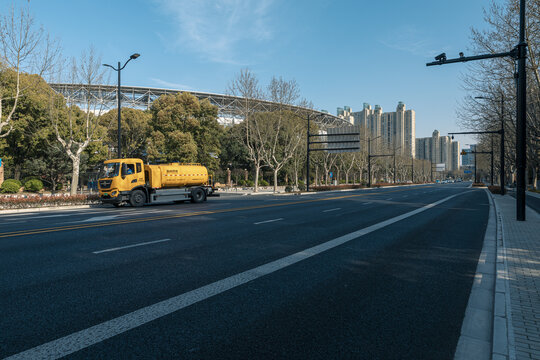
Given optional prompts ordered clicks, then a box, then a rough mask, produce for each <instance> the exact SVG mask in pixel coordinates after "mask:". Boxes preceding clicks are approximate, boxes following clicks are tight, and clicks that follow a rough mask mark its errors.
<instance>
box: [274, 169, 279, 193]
mask: <svg viewBox="0 0 540 360" xmlns="http://www.w3.org/2000/svg"><path fill="white" fill-rule="evenodd" d="M278 171H279V170H278V169H274V192H275V193H277V175H278Z"/></svg>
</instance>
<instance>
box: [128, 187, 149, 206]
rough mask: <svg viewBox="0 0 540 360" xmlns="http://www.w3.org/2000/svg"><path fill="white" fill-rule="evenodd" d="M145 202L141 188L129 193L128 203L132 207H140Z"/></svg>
mask: <svg viewBox="0 0 540 360" xmlns="http://www.w3.org/2000/svg"><path fill="white" fill-rule="evenodd" d="M145 202H146V196H145V195H144V193H143V192H142V190H135V191H134V192H132V193H131V197H130V199H129V203H130V204H131V206H133V207H140V206H143V205H144V203H145Z"/></svg>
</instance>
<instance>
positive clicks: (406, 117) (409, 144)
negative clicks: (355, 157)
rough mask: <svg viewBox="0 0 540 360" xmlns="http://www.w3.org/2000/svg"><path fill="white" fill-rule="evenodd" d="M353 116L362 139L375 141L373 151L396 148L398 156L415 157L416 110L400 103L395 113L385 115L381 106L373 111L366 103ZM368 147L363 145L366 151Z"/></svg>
mask: <svg viewBox="0 0 540 360" xmlns="http://www.w3.org/2000/svg"><path fill="white" fill-rule="evenodd" d="M343 113H345V112H344V111H343ZM338 116H339V112H338ZM352 116H353V118H354V125H358V126H360V129H362V130H361V134H360V137H361V138H362V139H367V138H371V139H374V140H373V141H372V150H373V149H381V148H383V147H384V148H386V149H393V148H395V149H396V153H397V154H400V155H405V156H415V154H416V151H415V147H416V144H415V135H416V115H415V112H414V110H406V108H405V104H404V103H403V102H401V101H400V102H399V103H398V106H397V108H396V111H395V112H389V113H383V111H382V108H381V107H380V106H379V105H375V109H372V107H371V105H370V104H368V103H364V106H363V109H362V110H361V111H357V112H353V113H352ZM379 136H380V137H379ZM366 146H367V145H366V144H363V145H362V149H363V150H364V151H365V150H366V149H367V148H366Z"/></svg>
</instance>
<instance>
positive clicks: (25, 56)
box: [0, 8, 60, 137]
mask: <svg viewBox="0 0 540 360" xmlns="http://www.w3.org/2000/svg"><path fill="white" fill-rule="evenodd" d="M0 46H1V48H0V56H1V59H0V66H1V68H0V71H12V72H13V73H14V77H15V90H14V92H12V93H9V94H5V89H1V88H0V137H5V136H7V135H9V133H10V132H11V130H12V129H13V124H12V122H13V114H14V113H15V110H16V109H17V105H18V103H19V98H20V97H21V96H22V95H23V93H24V89H22V88H21V79H20V75H21V72H23V71H26V72H28V73H36V74H38V75H40V76H43V75H45V74H46V73H47V72H48V71H49V70H51V69H52V68H53V67H54V64H55V62H56V61H57V59H58V55H59V52H60V47H59V45H58V43H57V42H56V41H53V40H51V38H50V37H49V35H47V34H46V33H45V32H44V30H43V28H42V27H41V26H39V27H38V26H36V25H35V23H34V18H33V17H32V15H31V14H30V12H29V10H28V9H27V8H21V9H20V10H16V9H15V8H11V11H10V12H9V13H8V14H7V15H4V16H2V17H0ZM4 104H7V109H4ZM6 129H7V130H6Z"/></svg>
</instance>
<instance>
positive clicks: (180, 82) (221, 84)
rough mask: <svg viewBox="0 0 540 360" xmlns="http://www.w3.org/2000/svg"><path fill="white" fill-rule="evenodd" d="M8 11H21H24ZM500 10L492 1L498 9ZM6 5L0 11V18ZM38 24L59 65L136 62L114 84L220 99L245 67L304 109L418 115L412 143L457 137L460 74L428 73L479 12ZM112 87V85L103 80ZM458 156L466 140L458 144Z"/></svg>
mask: <svg viewBox="0 0 540 360" xmlns="http://www.w3.org/2000/svg"><path fill="white" fill-rule="evenodd" d="M19 1H20V2H17V3H18V4H26V3H27V1H26V0H24V1H21V0H19ZM501 1H502V0H501ZM10 3H11V2H10V1H7V0H3V1H2V5H1V6H2V7H3V8H4V9H3V10H4V11H5V9H6V8H7V7H8V6H9V4H10ZM29 6H30V9H31V11H32V12H33V14H34V16H35V19H36V21H37V22H38V23H41V24H42V25H43V26H44V28H45V29H46V30H47V31H48V32H49V33H50V34H51V35H52V36H53V37H57V38H58V39H59V40H60V41H61V43H62V47H63V54H64V55H65V56H67V57H70V56H78V55H79V54H80V53H81V52H82V51H83V50H85V49H88V48H89V46H90V45H93V46H94V47H95V48H96V50H97V52H98V54H100V55H101V57H102V60H103V62H105V63H110V64H115V63H116V62H117V61H119V60H125V59H127V58H128V57H129V55H130V54H132V53H134V52H138V53H140V54H141V57H140V58H139V59H137V60H136V61H133V62H131V63H130V64H129V65H128V67H127V68H126V69H125V70H124V71H123V72H122V83H123V84H124V85H133V86H150V87H165V88H174V89H185V90H197V91H206V92H216V93H223V92H225V89H226V88H227V84H228V83H229V82H230V80H231V79H232V78H233V77H234V75H235V74H236V73H238V72H239V71H240V69H242V68H245V67H249V68H250V69H251V70H252V71H253V72H254V73H255V74H256V75H257V76H258V77H259V79H260V82H261V83H262V84H267V83H268V82H269V79H270V78H271V77H272V76H273V75H276V76H283V77H284V78H285V79H295V80H296V81H297V82H298V84H299V85H300V88H301V93H302V97H305V98H306V99H308V100H311V101H312V102H313V104H314V105H315V107H316V108H317V109H327V110H329V111H330V112H331V113H334V114H335V112H336V107H341V106H343V105H349V106H351V108H352V109H353V111H355V110H360V109H361V107H362V104H363V103H364V102H368V103H370V104H371V105H375V104H379V105H381V106H382V107H383V111H394V110H395V107H396V105H397V103H398V101H403V102H405V104H406V106H407V108H408V109H414V110H415V111H416V136H417V137H425V136H430V135H431V133H432V131H433V130H434V129H438V130H439V131H440V132H441V134H446V133H447V132H449V131H456V130H458V124H457V122H456V108H457V106H458V103H459V101H460V100H461V99H462V98H463V97H464V96H465V92H464V91H463V90H462V89H461V81H460V76H466V73H467V66H466V65H465V64H452V65H446V66H441V67H426V66H425V63H426V62H428V61H432V59H433V56H435V55H437V54H439V53H441V52H446V53H447V54H448V57H457V56H458V53H459V52H460V51H464V52H465V53H466V54H467V49H468V48H469V45H470V28H471V27H473V26H474V27H477V28H482V27H483V26H484V23H483V19H482V16H483V8H487V7H489V1H488V0H452V1H442V0H435V1H433V0H431V1H427V0H423V1H420V0H407V1H403V0H401V1H391V0H379V1H366V0H356V1H330V0H310V1H308V0H296V1H285V0H129V1H127V0H116V1H111V0H92V1H88V0H72V1H65V0H47V1H45V0H31V1H30V2H29ZM111 81H112V82H113V83H114V81H115V78H114V76H111ZM460 140H461V142H462V144H463V143H465V142H470V140H466V139H460Z"/></svg>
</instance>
